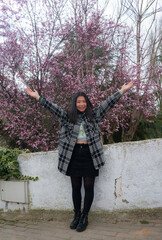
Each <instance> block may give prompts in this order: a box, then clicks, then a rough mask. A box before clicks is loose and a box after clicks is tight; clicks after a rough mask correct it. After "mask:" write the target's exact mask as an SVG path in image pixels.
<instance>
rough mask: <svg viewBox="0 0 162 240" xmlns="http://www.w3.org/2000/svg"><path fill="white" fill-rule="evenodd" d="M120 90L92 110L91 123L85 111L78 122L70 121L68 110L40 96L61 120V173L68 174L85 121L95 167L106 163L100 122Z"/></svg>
mask: <svg viewBox="0 0 162 240" xmlns="http://www.w3.org/2000/svg"><path fill="white" fill-rule="evenodd" d="M120 97H121V93H120V91H118V92H116V93H114V94H113V95H112V96H110V97H109V98H107V99H106V100H105V101H103V102H102V103H101V104H100V105H99V106H98V107H96V108H94V109H93V110H92V113H93V116H94V123H91V122H90V121H89V119H88V118H87V116H86V114H85V113H82V114H80V115H79V119H78V121H77V123H76V124H73V123H70V121H69V118H68V115H67V112H66V111H65V110H63V109H62V108H61V107H59V106H58V105H57V104H54V103H52V102H50V101H49V100H47V99H46V98H43V97H40V98H39V102H40V104H41V105H42V106H43V107H44V108H46V109H48V110H49V111H50V112H51V113H52V114H54V115H55V116H56V117H57V118H58V120H59V122H60V127H61V130H60V134H59V145H58V151H59V161H58V169H59V171H60V172H61V173H63V174H66V172H67V168H68V165H69V162H70V159H71V156H72V152H73V149H74V146H75V143H76V141H77V137H78V133H79V129H80V124H81V122H82V123H83V127H84V130H85V133H86V136H87V141H88V145H89V150H90V153H91V156H92V159H93V164H94V167H95V169H99V168H100V167H101V166H103V165H104V163H105V160H104V152H103V146H102V143H101V138H100V127H99V123H100V122H101V121H102V119H103V118H104V116H105V114H106V113H107V111H108V110H109V109H110V108H112V107H113V105H114V104H115V103H116V102H117V101H118V100H119V99H120Z"/></svg>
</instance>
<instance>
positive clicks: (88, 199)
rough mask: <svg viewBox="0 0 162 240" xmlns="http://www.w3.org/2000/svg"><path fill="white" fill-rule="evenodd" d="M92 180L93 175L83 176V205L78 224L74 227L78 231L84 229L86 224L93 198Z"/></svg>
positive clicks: (93, 178) (93, 180)
mask: <svg viewBox="0 0 162 240" xmlns="http://www.w3.org/2000/svg"><path fill="white" fill-rule="evenodd" d="M94 182H95V177H84V189H85V197H84V207H83V212H82V214H81V217H80V220H79V224H78V225H77V228H76V230H77V231H78V232H82V231H84V230H85V229H86V227H87V225H88V213H89V210H90V208H91V205H92V202H93V198H94Z"/></svg>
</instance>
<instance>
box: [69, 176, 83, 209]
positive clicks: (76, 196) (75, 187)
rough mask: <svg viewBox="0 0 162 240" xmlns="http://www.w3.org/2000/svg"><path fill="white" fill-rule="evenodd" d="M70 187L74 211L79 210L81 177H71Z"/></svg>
mask: <svg viewBox="0 0 162 240" xmlns="http://www.w3.org/2000/svg"><path fill="white" fill-rule="evenodd" d="M71 186H72V199H73V204H74V210H80V209H81V186H82V177H71Z"/></svg>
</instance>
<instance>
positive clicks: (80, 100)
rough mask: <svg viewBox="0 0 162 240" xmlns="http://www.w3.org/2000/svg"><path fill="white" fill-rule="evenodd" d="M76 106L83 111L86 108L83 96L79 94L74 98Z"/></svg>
mask: <svg viewBox="0 0 162 240" xmlns="http://www.w3.org/2000/svg"><path fill="white" fill-rule="evenodd" d="M76 108H77V110H78V111H80V112H84V111H85V110H86V108H87V103H86V100H85V97H83V96H79V97H78V98H77V100H76Z"/></svg>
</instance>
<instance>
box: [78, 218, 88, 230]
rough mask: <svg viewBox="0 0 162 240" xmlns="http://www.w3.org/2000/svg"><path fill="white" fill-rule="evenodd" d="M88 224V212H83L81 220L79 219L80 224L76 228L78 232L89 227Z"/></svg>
mask: <svg viewBox="0 0 162 240" xmlns="http://www.w3.org/2000/svg"><path fill="white" fill-rule="evenodd" d="M87 225H88V214H83V213H82V214H81V217H80V221H79V224H78V226H77V228H76V231H77V232H83V231H84V230H85V229H86V228H87Z"/></svg>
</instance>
